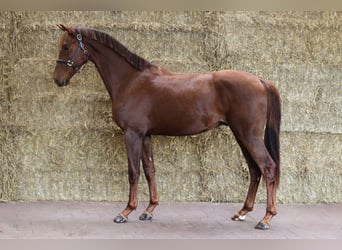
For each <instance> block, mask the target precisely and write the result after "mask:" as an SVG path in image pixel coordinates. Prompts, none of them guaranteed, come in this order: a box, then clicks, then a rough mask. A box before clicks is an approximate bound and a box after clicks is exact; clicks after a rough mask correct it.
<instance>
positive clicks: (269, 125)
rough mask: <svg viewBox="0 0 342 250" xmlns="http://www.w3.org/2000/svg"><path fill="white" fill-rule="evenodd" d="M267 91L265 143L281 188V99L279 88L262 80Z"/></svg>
mask: <svg viewBox="0 0 342 250" xmlns="http://www.w3.org/2000/svg"><path fill="white" fill-rule="evenodd" d="M261 82H262V83H263V84H264V86H265V88H266V90H267V93H268V94H267V99H268V101H267V103H268V104H267V121H266V127H265V136H264V143H265V146H266V148H267V150H268V152H269V154H270V155H271V157H272V159H273V160H274V162H275V164H276V176H275V186H276V187H277V188H278V187H279V179H280V139H279V133H280V122H281V99H280V95H279V92H278V90H277V88H276V87H275V86H274V85H273V84H271V83H269V82H265V81H263V80H261Z"/></svg>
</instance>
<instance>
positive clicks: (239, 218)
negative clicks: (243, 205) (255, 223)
mask: <svg viewBox="0 0 342 250" xmlns="http://www.w3.org/2000/svg"><path fill="white" fill-rule="evenodd" d="M232 220H233V221H245V220H246V215H238V214H236V215H234V216H233V217H232Z"/></svg>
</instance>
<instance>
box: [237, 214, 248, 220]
mask: <svg viewBox="0 0 342 250" xmlns="http://www.w3.org/2000/svg"><path fill="white" fill-rule="evenodd" d="M238 219H239V220H240V221H245V220H246V215H239V217H238Z"/></svg>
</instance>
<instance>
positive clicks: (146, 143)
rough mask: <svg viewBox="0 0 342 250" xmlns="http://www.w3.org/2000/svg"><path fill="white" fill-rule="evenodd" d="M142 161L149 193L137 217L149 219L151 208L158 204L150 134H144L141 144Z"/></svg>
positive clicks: (143, 219)
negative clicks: (140, 213)
mask: <svg viewBox="0 0 342 250" xmlns="http://www.w3.org/2000/svg"><path fill="white" fill-rule="evenodd" d="M142 163H143V169H144V173H145V177H146V180H147V184H148V189H149V193H150V203H149V205H148V207H147V208H146V209H145V211H144V212H143V214H142V215H141V216H140V217H139V219H140V220H142V221H148V220H151V219H152V217H153V214H152V212H153V210H154V209H155V208H156V206H157V205H158V194H157V185H156V180H155V168H154V162H153V155H152V144H151V136H145V137H144V139H143V144H142Z"/></svg>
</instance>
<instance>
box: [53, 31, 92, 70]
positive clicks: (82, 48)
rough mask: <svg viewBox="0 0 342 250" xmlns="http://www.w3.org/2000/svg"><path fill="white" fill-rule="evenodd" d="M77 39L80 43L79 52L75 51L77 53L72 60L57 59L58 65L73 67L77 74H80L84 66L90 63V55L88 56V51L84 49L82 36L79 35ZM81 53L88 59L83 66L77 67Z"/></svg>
mask: <svg viewBox="0 0 342 250" xmlns="http://www.w3.org/2000/svg"><path fill="white" fill-rule="evenodd" d="M76 38H77V41H78V47H77V50H76V51H75V53H74V54H73V55H72V56H71V58H70V59H69V60H63V59H57V60H56V63H57V64H66V65H67V66H69V67H72V68H73V69H74V70H75V71H76V72H79V71H80V68H81V67H82V65H84V64H86V63H87V62H88V60H89V54H88V51H87V50H86V49H85V48H84V44H83V42H82V36H81V34H77V36H76ZM81 51H82V52H83V54H84V55H85V56H86V58H87V59H86V60H85V62H83V63H82V64H81V65H75V59H76V58H77V56H78V54H79V53H80V52H81Z"/></svg>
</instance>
